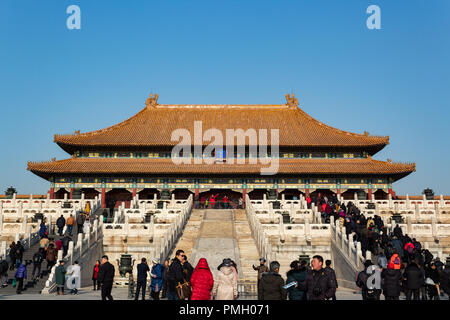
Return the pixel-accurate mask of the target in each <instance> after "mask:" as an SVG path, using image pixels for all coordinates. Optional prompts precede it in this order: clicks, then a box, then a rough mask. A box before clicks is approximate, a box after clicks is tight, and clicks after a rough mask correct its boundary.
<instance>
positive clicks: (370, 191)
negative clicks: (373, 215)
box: [369, 189, 372, 200]
mask: <svg viewBox="0 0 450 320" xmlns="http://www.w3.org/2000/svg"><path fill="white" fill-rule="evenodd" d="M369 200H372V189H369Z"/></svg>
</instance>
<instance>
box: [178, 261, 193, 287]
mask: <svg viewBox="0 0 450 320" xmlns="http://www.w3.org/2000/svg"><path fill="white" fill-rule="evenodd" d="M181 264H182V265H183V272H184V278H185V279H186V281H188V282H190V281H191V276H192V273H193V272H194V267H192V265H191V264H190V263H189V261H188V260H187V257H186V255H184V258H183V261H181Z"/></svg>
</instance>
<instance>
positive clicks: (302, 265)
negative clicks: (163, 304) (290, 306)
mask: <svg viewBox="0 0 450 320" xmlns="http://www.w3.org/2000/svg"><path fill="white" fill-rule="evenodd" d="M323 262H324V261H323V258H322V257H321V256H314V257H313V259H312V262H311V266H308V265H307V262H306V261H293V262H292V263H291V265H290V267H291V270H290V271H289V272H288V273H287V279H286V283H285V281H284V279H283V277H282V276H281V275H280V273H279V272H280V264H279V263H278V262H277V261H272V262H271V263H270V268H268V267H267V266H266V265H265V263H266V261H265V260H264V259H263V258H261V259H260V265H259V266H253V268H254V270H256V271H257V272H258V282H257V291H258V293H257V294H258V299H259V300H286V299H287V298H288V297H289V299H290V300H329V299H334V300H335V299H336V296H335V293H336V288H337V280H336V274H335V272H334V270H333V269H332V268H331V261H329V260H327V261H326V267H324V266H323ZM152 263H153V266H152V269H151V270H150V268H149V267H148V265H147V262H146V259H145V258H142V261H141V263H140V264H138V265H137V272H138V276H137V278H138V282H137V288H136V294H135V300H138V298H139V296H140V294H141V293H142V300H145V288H146V286H147V277H148V276H147V275H148V273H150V276H151V283H150V290H151V293H150V296H151V297H152V298H153V299H154V300H159V299H160V298H166V297H167V299H168V300H185V299H188V300H211V299H213V300H235V299H238V297H239V292H238V285H237V284H238V268H237V265H236V263H235V262H234V261H233V260H232V259H230V258H225V259H223V261H222V263H221V264H220V265H219V266H217V270H218V272H217V275H216V277H215V279H214V276H213V273H212V271H211V269H210V267H209V264H208V261H207V260H206V259H205V258H201V259H199V261H198V263H197V266H196V267H195V268H193V267H192V265H191V264H190V263H189V262H188V260H187V257H186V255H185V253H184V251H183V250H177V251H176V254H175V257H174V258H173V259H172V261H169V260H166V261H165V262H164V265H161V264H159V262H158V260H153V261H152ZM286 284H288V285H290V286H289V287H285V285H286ZM141 289H142V291H141ZM160 293H161V297H160Z"/></svg>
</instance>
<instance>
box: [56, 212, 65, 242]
mask: <svg viewBox="0 0 450 320" xmlns="http://www.w3.org/2000/svg"><path fill="white" fill-rule="evenodd" d="M65 225H66V219H64V216H63V215H61V217H59V218H58V219H57V220H56V226H57V227H58V233H59V236H60V237H62V235H63V229H64V226H65Z"/></svg>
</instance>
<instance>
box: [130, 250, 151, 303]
mask: <svg viewBox="0 0 450 320" xmlns="http://www.w3.org/2000/svg"><path fill="white" fill-rule="evenodd" d="M149 271H150V268H149V266H148V264H147V259H145V258H142V259H141V263H139V264H138V265H137V285H136V295H135V296H134V300H138V299H139V291H140V290H141V288H142V300H145V289H146V287H147V273H148V272H149Z"/></svg>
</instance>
